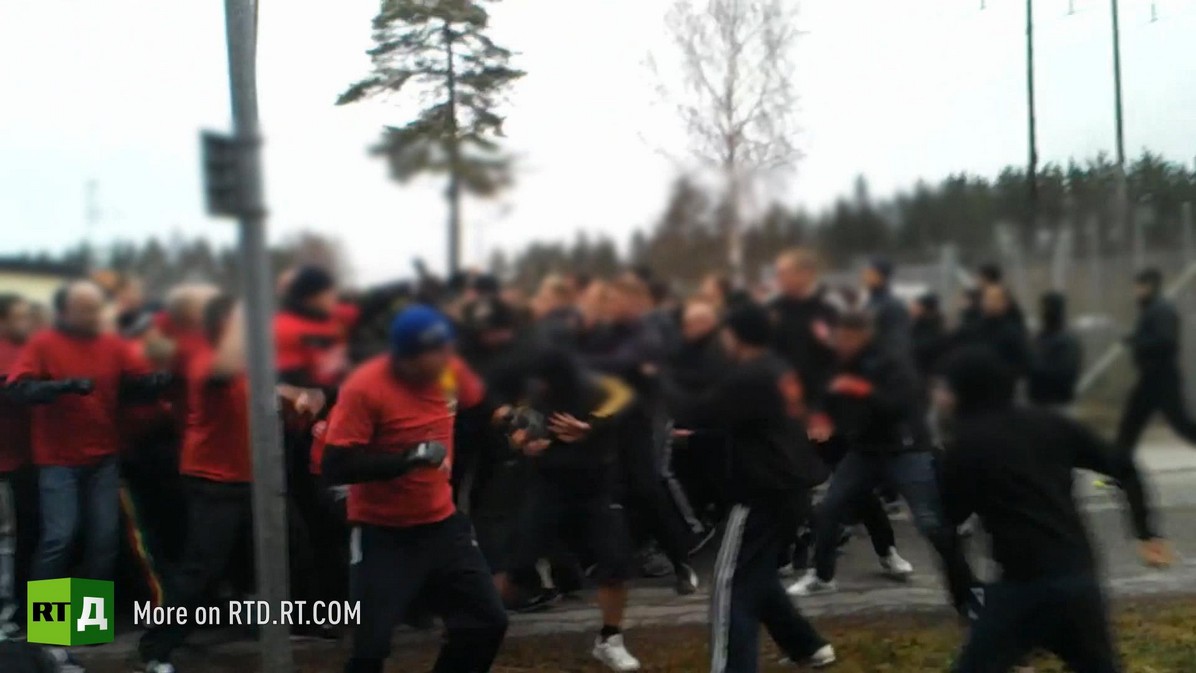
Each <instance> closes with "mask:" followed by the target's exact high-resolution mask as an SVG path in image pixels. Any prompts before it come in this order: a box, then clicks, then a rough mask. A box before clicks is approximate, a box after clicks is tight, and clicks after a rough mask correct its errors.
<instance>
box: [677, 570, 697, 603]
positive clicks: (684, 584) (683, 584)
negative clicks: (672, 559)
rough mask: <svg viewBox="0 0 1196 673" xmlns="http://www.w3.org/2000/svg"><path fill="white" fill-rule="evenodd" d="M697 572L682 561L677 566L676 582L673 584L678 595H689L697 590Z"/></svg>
mask: <svg viewBox="0 0 1196 673" xmlns="http://www.w3.org/2000/svg"><path fill="white" fill-rule="evenodd" d="M698 584H699V582H698V573H696V572H694V569H693V568H691V567H689V565H687V564H684V563H682V564H681V566H680V567H678V568H677V583H676V584H675V585H674V586H673V588H674V589H676V590H677V595H678V596H690V595H693V594H695V593H697V592H698Z"/></svg>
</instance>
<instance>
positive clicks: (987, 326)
mask: <svg viewBox="0 0 1196 673" xmlns="http://www.w3.org/2000/svg"><path fill="white" fill-rule="evenodd" d="M1013 307H1014V303H1013V298H1012V297H1011V296H1010V294H1009V290H1008V289H1007V288H1006V287H1005V286H1004V285H1000V284H996V283H992V284H989V285H985V286H984V287H983V288H982V289H981V291H980V317H979V318H978V319H976V320H974V321H972V322H969V323H965V324H961V325H960V326H959V331H958V332H957V334H956V342H957V345H959V346H969V345H971V346H975V345H981V346H987V347H988V348H989V349H991V350H992V351H993V352H994V353H996V354H997V356H998V357H1000V358H1001V360H1002V361H1003V362H1004V363H1005V365H1006V366H1007V367H1009V368H1010V371H1012V372H1013V374H1014V375H1015V377H1016V378H1017V379H1019V380H1020V379H1022V378H1023V377H1025V376H1026V374H1027V372H1028V370H1029V366H1030V342H1029V337H1028V336H1027V334H1026V328H1025V324H1024V323H1023V322H1022V321H1021V319H1019V318H1018V317H1017V314H1016V313H1014V310H1013Z"/></svg>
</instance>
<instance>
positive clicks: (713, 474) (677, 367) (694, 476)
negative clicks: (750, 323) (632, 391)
mask: <svg viewBox="0 0 1196 673" xmlns="http://www.w3.org/2000/svg"><path fill="white" fill-rule="evenodd" d="M721 319H722V317H721V315H720V314H719V309H718V306H717V305H716V304H714V303H713V302H712V301H710V300H709V299H707V298H706V297H704V296H699V297H698V298H695V299H691V300H690V301H689V302H687V303H686V305H685V310H684V312H683V313H682V318H681V345H680V346H679V347H678V348H677V349H676V351H675V352H673V353H672V354H670V356H669V361H668V367H667V368H666V372H667V374H666V375H667V378H668V382H667V384H666V385H668V386H670V387H678V388H680V389H681V390H685V391H687V393H688V394H693V395H705V394H706V393H708V392H709V391H711V390H713V389H714V387H715V386H716V385H717V384H718V383H719V381H721V380H722V378H723V377H724V376H726V374H727V371H728V370H729V369H730V367H731V362H730V360H729V359H728V357H727V354H726V352H725V350H724V349H723V347H722V344H721V343H720V342H719V334H718V332H719V326H720V324H721ZM676 439H677V440H679V441H682V442H684V445H685V447H686V449H685V450H682V451H674V452H673V453H672V460H673V469H674V470H675V471H676V474H677V478H678V479H679V480H680V481H681V484H682V485H683V486H684V488H685V492H686V494H688V495H689V499H690V501H691V503H692V505H693V507H694V509H695V510H696V511H699V512H705V511H708V510H709V509H710V508H711V507H713V508H714V509H715V510H716V514H715V517H714V518H713V521H707V522H706V523H708V524H709V523H713V522H717V520H718V519H719V518H720V517H721V516H722V514H723V513H724V511H725V509H726V505H727V503H725V502H723V498H722V493H721V489H720V488H719V485H718V482H717V479H718V477H719V475H720V473H721V470H722V468H723V467H724V466H723V465H722V464H721V462H720V461H721V457H722V453H721V452H720V450H719V447H720V446H721V445H722V444H721V442H723V437H722V436H721V435H719V434H717V433H697V434H684V435H683V436H682V437H677V438H676Z"/></svg>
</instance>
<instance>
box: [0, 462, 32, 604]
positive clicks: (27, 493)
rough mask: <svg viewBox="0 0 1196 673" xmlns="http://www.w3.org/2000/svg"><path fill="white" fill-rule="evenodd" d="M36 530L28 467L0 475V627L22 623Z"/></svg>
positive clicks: (30, 468)
mask: <svg viewBox="0 0 1196 673" xmlns="http://www.w3.org/2000/svg"><path fill="white" fill-rule="evenodd" d="M37 529H38V525H37V473H36V472H35V471H34V469H33V468H32V467H24V468H21V469H18V470H16V471H14V472H8V473H0V624H3V623H4V622H5V621H13V622H17V623H23V622H24V614H25V596H26V591H25V589H26V587H25V583H26V582H28V581H29V573H30V570H31V568H32V566H33V550H34V549H35V548H36V547H37V537H38V536H37Z"/></svg>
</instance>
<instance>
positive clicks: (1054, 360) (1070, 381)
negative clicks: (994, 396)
mask: <svg viewBox="0 0 1196 673" xmlns="http://www.w3.org/2000/svg"><path fill="white" fill-rule="evenodd" d="M1064 317H1065V316H1064V303H1063V298H1062V296H1060V295H1047V296H1046V297H1045V298H1044V299H1043V320H1042V331H1040V332H1039V333H1038V334H1037V335H1036V336H1035V337H1034V341H1033V342H1031V344H1030V369H1029V374H1030V376H1029V390H1028V392H1029V396H1030V401H1031V402H1033V403H1035V404H1045V405H1063V404H1070V403H1071V402H1072V401H1073V400H1075V397H1076V382H1077V381H1078V380H1079V378H1080V367H1081V366H1082V364H1083V359H1084V351H1083V347H1082V346H1081V345H1080V340H1079V339H1077V338H1076V336H1075V335H1074V334H1072V333H1071V332H1069V331H1068V330H1067V325H1066V321H1065V319H1064Z"/></svg>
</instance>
